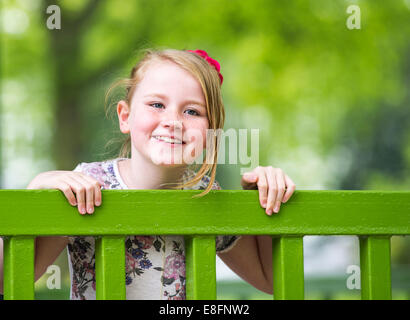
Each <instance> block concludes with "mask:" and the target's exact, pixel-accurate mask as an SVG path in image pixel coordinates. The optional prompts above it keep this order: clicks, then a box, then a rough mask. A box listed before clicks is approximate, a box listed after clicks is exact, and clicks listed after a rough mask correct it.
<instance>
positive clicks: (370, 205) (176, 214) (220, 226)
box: [0, 189, 410, 236]
mask: <svg viewBox="0 0 410 320" xmlns="http://www.w3.org/2000/svg"><path fill="white" fill-rule="evenodd" d="M200 192H201V191H197V190H103V191H102V198H103V204H102V206H101V207H96V210H95V212H94V213H93V214H92V215H87V214H86V215H85V216H82V215H80V214H79V213H78V211H77V208H76V207H72V206H71V205H69V204H68V201H67V200H66V199H65V197H64V195H63V194H62V192H61V191H59V190H11V189H8V190H0V205H1V210H0V221H1V222H0V235H1V236H13V235H37V236H42V235H90V236H91V235H148V234H156V235H159V234H169V235H171V234H175V235H193V234H197V235H219V234H227V235H228V234H229V235H236V234H237V235H246V234H253V235H258V234H265V235H296V236H301V235H302V236H303V235H408V234H410V191H367V190H366V191H356V190H352V191H350V190H343V191H341V190H330V191H322V190H319V191H309V190H301V191H295V193H294V194H293V196H292V198H291V199H290V200H289V201H288V203H285V204H282V205H281V209H280V212H279V213H278V214H273V215H272V216H267V215H266V214H265V212H264V209H262V208H261V206H260V205H259V196H258V191H257V190H255V191H242V190H218V191H211V192H210V193H209V194H208V195H206V196H205V197H201V198H194V199H192V198H191V197H192V195H194V194H198V193H200Z"/></svg>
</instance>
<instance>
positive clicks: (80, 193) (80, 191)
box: [64, 176, 87, 214]
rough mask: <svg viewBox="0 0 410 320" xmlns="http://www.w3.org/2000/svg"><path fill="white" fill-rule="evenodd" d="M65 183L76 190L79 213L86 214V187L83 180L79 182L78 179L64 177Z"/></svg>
mask: <svg viewBox="0 0 410 320" xmlns="http://www.w3.org/2000/svg"><path fill="white" fill-rule="evenodd" d="M64 179H65V181H66V182H67V183H68V184H69V185H70V186H71V189H73V190H74V192H75V194H76V198H77V204H78V212H80V213H81V214H85V213H86V212H87V209H86V187H85V185H84V184H83V183H82V181H81V180H78V179H77V177H70V176H66V177H64Z"/></svg>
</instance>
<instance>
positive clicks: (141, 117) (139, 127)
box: [131, 112, 157, 140]
mask: <svg viewBox="0 0 410 320" xmlns="http://www.w3.org/2000/svg"><path fill="white" fill-rule="evenodd" d="M156 126H157V122H156V120H155V117H152V115H150V114H147V113H146V112H145V113H144V112H141V113H138V114H136V115H135V116H134V120H133V121H132V122H131V137H132V138H133V140H136V139H138V140H140V139H144V138H149V137H150V136H151V133H152V132H153V130H154V129H155V127H156Z"/></svg>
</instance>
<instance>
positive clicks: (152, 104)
mask: <svg viewBox="0 0 410 320" xmlns="http://www.w3.org/2000/svg"><path fill="white" fill-rule="evenodd" d="M156 104H157V105H161V106H164V105H163V104H162V103H158V102H155V103H151V104H150V106H154V105H156ZM154 108H155V107H154ZM155 109H156V108H155Z"/></svg>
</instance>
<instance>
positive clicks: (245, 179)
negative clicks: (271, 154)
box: [241, 172, 258, 190]
mask: <svg viewBox="0 0 410 320" xmlns="http://www.w3.org/2000/svg"><path fill="white" fill-rule="evenodd" d="M257 181H258V175H257V174H256V173H253V172H245V173H244V174H243V175H242V179H241V185H242V188H243V189H245V190H249V189H255V188H256V183H257Z"/></svg>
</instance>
